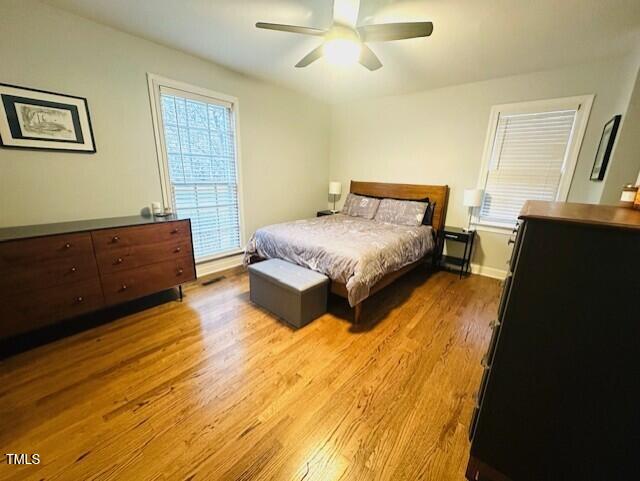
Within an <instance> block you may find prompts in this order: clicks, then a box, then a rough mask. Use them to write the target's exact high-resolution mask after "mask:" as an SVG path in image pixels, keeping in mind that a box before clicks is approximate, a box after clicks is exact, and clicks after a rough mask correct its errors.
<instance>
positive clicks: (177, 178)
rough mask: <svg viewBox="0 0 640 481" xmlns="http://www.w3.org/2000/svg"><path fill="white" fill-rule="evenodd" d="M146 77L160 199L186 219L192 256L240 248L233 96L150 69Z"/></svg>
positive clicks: (220, 254)
mask: <svg viewBox="0 0 640 481" xmlns="http://www.w3.org/2000/svg"><path fill="white" fill-rule="evenodd" d="M149 80H150V81H149V86H150V89H151V97H152V103H153V105H154V113H155V123H156V135H157V136H158V140H159V142H158V144H159V150H160V153H161V155H160V159H159V165H160V177H161V181H162V188H163V196H164V203H165V205H167V206H172V207H173V209H174V211H175V213H176V215H177V216H178V217H179V218H190V219H191V227H192V234H193V246H194V256H195V259H196V262H203V261H207V260H212V259H215V258H218V257H223V256H225V255H228V254H233V253H237V252H239V251H240V249H241V245H242V235H241V232H242V228H241V214H240V201H239V187H240V186H239V180H238V179H239V173H238V158H237V149H236V136H237V132H236V125H237V124H236V116H237V112H236V108H237V107H236V106H237V101H234V99H230V98H228V97H226V96H222V95H221V94H216V93H213V92H209V91H205V90H203V89H199V88H197V87H192V86H188V85H185V84H181V83H178V82H173V81H169V80H166V79H160V78H158V77H155V76H151V75H150V78H149Z"/></svg>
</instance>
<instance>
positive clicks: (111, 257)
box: [98, 236, 192, 274]
mask: <svg viewBox="0 0 640 481" xmlns="http://www.w3.org/2000/svg"><path fill="white" fill-rule="evenodd" d="M191 255H192V246H191V238H190V237H185V236H181V237H177V238H176V239H175V240H171V241H168V242H160V243H157V244H143V245H134V246H130V247H122V248H120V249H114V250H109V251H102V252H100V253H99V254H98V267H99V269H100V273H101V274H110V273H113V272H121V271H124V270H127V269H134V268H138V267H143V266H146V265H149V264H154V263H156V262H161V261H168V260H171V259H178V258H180V257H187V256H191Z"/></svg>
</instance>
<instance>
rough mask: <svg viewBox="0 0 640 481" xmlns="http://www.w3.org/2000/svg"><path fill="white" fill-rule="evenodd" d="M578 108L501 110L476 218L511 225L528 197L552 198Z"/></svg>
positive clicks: (480, 221) (564, 159)
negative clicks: (505, 111) (511, 112)
mask: <svg viewBox="0 0 640 481" xmlns="http://www.w3.org/2000/svg"><path fill="white" fill-rule="evenodd" d="M576 114H577V109H576V110H562V111H555V112H539V113H518V114H507V115H503V114H502V113H500V115H499V117H498V122H497V126H496V131H495V135H494V139H493V145H492V148H491V156H490V159H489V165H488V169H487V177H486V183H485V186H484V197H483V201H482V206H481V207H480V209H479V216H478V223H480V224H485V225H495V226H513V225H514V224H515V223H516V221H517V218H518V215H519V213H520V210H521V209H522V206H523V204H524V203H525V201H527V200H547V201H553V200H556V197H557V195H558V189H559V187H560V183H561V180H562V176H563V174H564V172H565V168H566V162H567V155H568V151H569V147H570V144H571V141H572V133H573V130H574V124H575V120H576Z"/></svg>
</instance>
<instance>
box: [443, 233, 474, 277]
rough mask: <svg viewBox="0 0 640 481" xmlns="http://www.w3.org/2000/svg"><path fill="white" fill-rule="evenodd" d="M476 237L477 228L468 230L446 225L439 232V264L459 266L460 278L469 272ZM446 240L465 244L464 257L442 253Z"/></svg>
mask: <svg viewBox="0 0 640 481" xmlns="http://www.w3.org/2000/svg"><path fill="white" fill-rule="evenodd" d="M475 238H476V231H475V230H470V231H467V230H464V229H461V228H460V227H446V226H445V228H444V229H442V230H441V231H440V232H439V233H438V240H437V245H436V249H437V251H436V252H437V258H438V265H440V266H441V265H442V264H453V265H456V266H459V267H460V278H461V279H462V275H463V274H468V273H469V269H470V267H471V253H472V252H473V242H474V240H475ZM446 240H448V241H453V242H460V243H463V244H464V253H463V254H462V257H458V256H452V255H446V256H443V255H442V251H443V250H444V242H445V241H446Z"/></svg>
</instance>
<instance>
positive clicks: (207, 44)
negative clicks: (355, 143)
mask: <svg viewBox="0 0 640 481" xmlns="http://www.w3.org/2000/svg"><path fill="white" fill-rule="evenodd" d="M338 1H339V2H347V3H353V2H356V3H357V1H358V0H338ZM46 3H49V4H51V5H54V6H57V7H60V8H62V9H64V10H67V11H70V12H73V13H77V14H79V15H82V16H84V17H88V18H91V19H93V20H96V21H98V22H100V23H103V24H107V25H110V26H112V27H115V28H117V29H120V30H123V31H126V32H129V33H132V34H134V35H138V36H140V37H144V38H147V39H150V40H153V41H155V42H158V43H161V44H164V45H168V46H171V47H174V48H177V49H180V50H183V51H185V52H189V53H192V54H195V55H197V56H199V57H203V58H206V59H210V60H212V61H213V62H216V63H218V64H221V65H224V66H227V67H229V68H231V69H234V70H237V71H240V72H243V73H246V74H249V75H253V76H255V77H258V78H262V79H267V80H270V81H273V82H276V83H278V84H281V85H285V86H288V87H292V88H294V89H297V90H300V91H303V92H306V93H308V94H312V95H314V96H316V97H320V98H322V99H325V100H328V101H332V102H335V101H340V100H344V99H350V98H356V97H363V96H372V95H385V94H397V93H406V92H412V91H419V90H426V89H430V88H435V87H442V86H446V85H454V84H460V83H465V82H472V81H478V80H485V79H489V78H496V77H502V76H507V75H515V74H520V73H527V72H533V71H539V70H547V69H553V68H558V67H562V66H566V65H572V64H579V63H585V62H589V61H592V60H595V59H600V58H605V57H611V56H619V55H623V54H626V53H627V52H629V51H630V50H631V49H632V48H635V47H636V46H637V45H638V43H639V42H640V0H361V5H360V11H359V15H358V23H359V24H365V23H385V22H393V21H422V20H430V21H432V22H433V23H434V32H433V35H432V36H431V37H429V38H420V39H412V40H401V41H397V42H389V43H372V44H370V46H371V48H372V49H373V50H374V51H375V52H376V53H377V54H378V56H379V57H380V59H381V61H382V63H383V64H384V67H383V68H382V69H380V70H378V71H375V72H369V71H368V70H366V69H365V68H364V67H362V66H360V65H353V66H349V67H336V66H332V65H329V64H327V63H326V62H325V61H324V60H323V59H321V60H319V61H317V62H316V63H314V64H312V65H311V66H309V67H307V68H304V69H296V68H294V65H295V63H296V62H297V61H298V60H300V59H301V58H302V57H303V56H304V55H305V54H306V53H307V52H309V51H310V50H311V49H313V48H315V47H316V46H317V45H319V44H320V43H321V40H320V39H319V38H314V37H307V36H302V35H296V34H290V33H282V32H273V31H267V30H258V29H256V28H255V27H254V25H255V22H257V21H265V22H273V23H285V24H293V25H304V26H310V27H317V28H327V27H328V26H329V25H330V24H331V19H332V11H333V5H332V0H109V1H103V0H46Z"/></svg>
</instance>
